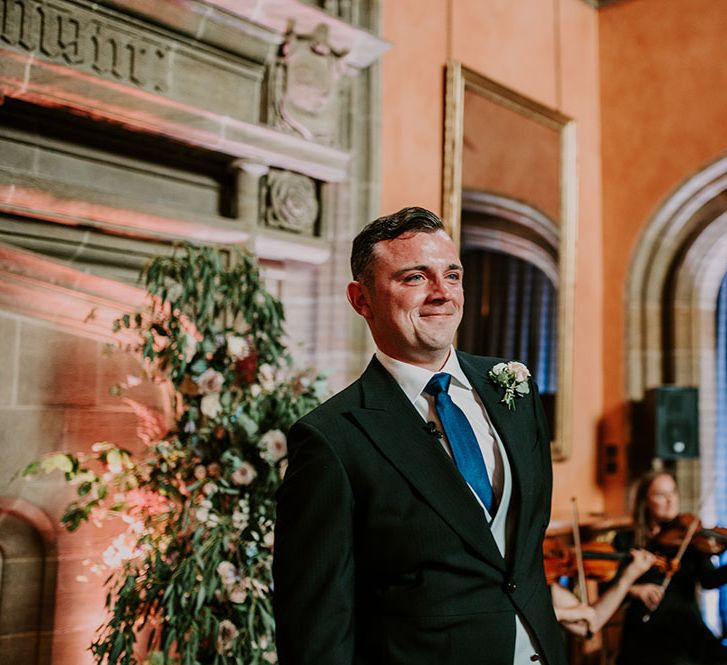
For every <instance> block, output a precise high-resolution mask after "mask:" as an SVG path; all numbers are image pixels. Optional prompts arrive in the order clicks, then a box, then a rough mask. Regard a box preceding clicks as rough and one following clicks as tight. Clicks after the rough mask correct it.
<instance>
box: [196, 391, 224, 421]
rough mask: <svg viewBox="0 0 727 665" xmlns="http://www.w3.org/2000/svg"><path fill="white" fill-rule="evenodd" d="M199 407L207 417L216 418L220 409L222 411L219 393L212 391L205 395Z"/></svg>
mask: <svg viewBox="0 0 727 665" xmlns="http://www.w3.org/2000/svg"><path fill="white" fill-rule="evenodd" d="M199 408H200V410H201V411H202V413H204V415H205V416H207V417H208V418H217V416H218V415H219V414H220V411H222V404H220V396H219V394H218V393H212V394H211V395H205V396H204V397H203V398H202V401H201V402H200V405H199Z"/></svg>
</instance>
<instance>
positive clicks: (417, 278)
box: [404, 274, 424, 282]
mask: <svg viewBox="0 0 727 665" xmlns="http://www.w3.org/2000/svg"><path fill="white" fill-rule="evenodd" d="M423 279H424V275H419V274H416V275H407V276H406V277H405V278H404V281H405V282H419V281H420V280H423Z"/></svg>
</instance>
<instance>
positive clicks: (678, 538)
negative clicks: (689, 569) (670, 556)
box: [653, 513, 727, 555]
mask: <svg viewBox="0 0 727 665" xmlns="http://www.w3.org/2000/svg"><path fill="white" fill-rule="evenodd" d="M695 522H696V523H697V524H696V526H694V523H695ZM692 529H693V530H694V535H693V536H692V539H691V541H690V542H689V547H693V548H694V549H696V550H697V551H699V552H702V553H703V554H710V555H711V554H722V552H724V551H725V550H727V528H724V527H714V528H712V529H705V528H704V527H703V526H702V523H701V521H700V520H699V518H698V517H697V516H696V515H692V514H691V513H683V514H681V515H678V516H677V517H676V518H674V519H673V520H672V521H671V522H668V523H666V524H665V525H663V526H662V527H661V531H660V532H659V533H658V534H657V535H656V537H655V538H654V540H653V542H654V544H655V545H657V546H658V547H660V548H661V549H663V550H676V549H678V548H679V546H680V545H681V543H682V541H683V540H684V538H685V537H686V535H687V533H688V532H689V531H690V530H692Z"/></svg>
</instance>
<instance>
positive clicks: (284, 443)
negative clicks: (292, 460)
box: [260, 429, 288, 462]
mask: <svg viewBox="0 0 727 665" xmlns="http://www.w3.org/2000/svg"><path fill="white" fill-rule="evenodd" d="M260 445H261V446H262V448H263V449H264V450H265V452H266V453H267V456H268V459H269V460H270V461H272V462H277V461H278V460H280V459H282V458H283V457H285V456H286V455H287V454H288V440H287V439H286V438H285V434H283V433H282V432H281V431H280V430H279V429H271V430H269V431H267V432H265V434H263V435H262V437H260Z"/></svg>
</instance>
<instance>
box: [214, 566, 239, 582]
mask: <svg viewBox="0 0 727 665" xmlns="http://www.w3.org/2000/svg"><path fill="white" fill-rule="evenodd" d="M217 574H218V575H219V576H220V579H221V580H222V583H223V584H224V585H228V584H234V583H235V581H236V580H237V568H235V564H233V563H230V562H229V561H220V563H219V564H217Z"/></svg>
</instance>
